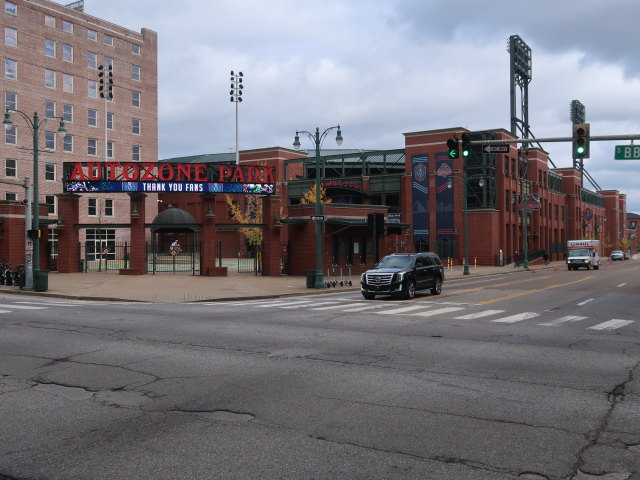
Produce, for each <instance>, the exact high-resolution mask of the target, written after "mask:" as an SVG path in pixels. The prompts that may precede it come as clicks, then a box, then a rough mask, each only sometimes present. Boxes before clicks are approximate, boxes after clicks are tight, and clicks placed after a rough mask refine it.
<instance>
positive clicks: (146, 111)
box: [0, 0, 158, 263]
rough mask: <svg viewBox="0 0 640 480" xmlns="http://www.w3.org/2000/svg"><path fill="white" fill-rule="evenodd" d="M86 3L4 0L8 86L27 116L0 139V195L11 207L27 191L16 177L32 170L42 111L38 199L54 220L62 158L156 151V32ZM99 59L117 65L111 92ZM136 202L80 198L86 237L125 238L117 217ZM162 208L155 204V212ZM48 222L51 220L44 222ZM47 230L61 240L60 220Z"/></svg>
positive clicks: (142, 157)
mask: <svg viewBox="0 0 640 480" xmlns="http://www.w3.org/2000/svg"><path fill="white" fill-rule="evenodd" d="M82 5H83V2H75V3H74V4H72V5H70V6H69V7H65V6H62V5H60V4H57V3H54V2H51V1H48V0H6V1H5V0H3V7H4V8H3V12H2V17H1V18H2V28H3V30H4V38H5V40H4V42H3V43H2V45H1V46H0V49H1V54H2V59H3V63H4V74H3V76H2V82H1V88H0V90H1V91H2V97H3V99H4V104H5V106H6V107H7V108H9V109H15V110H19V111H21V112H23V113H24V114H26V116H27V118H28V120H27V119H25V118H23V117H22V116H21V115H20V114H18V113H17V112H13V113H11V121H12V122H13V127H11V128H9V129H7V130H5V132H4V138H3V139H2V141H0V202H2V203H4V204H5V207H4V208H7V206H10V205H14V206H16V205H17V206H21V205H22V204H21V203H20V202H21V201H22V199H23V198H24V191H23V189H22V187H21V186H20V185H17V184H15V183H13V184H12V183H10V182H12V181H13V182H16V183H19V182H21V181H23V179H24V178H25V177H30V178H32V179H33V156H32V152H31V151H30V150H31V149H32V147H33V136H32V129H31V128H30V126H29V121H31V122H33V120H34V117H33V114H34V112H36V113H37V115H38V118H39V122H40V132H39V138H38V144H39V150H40V153H39V157H40V159H39V160H40V161H39V172H38V177H39V197H40V198H39V201H40V203H41V204H42V205H46V209H45V211H44V213H45V216H46V213H47V212H48V217H49V221H50V222H55V221H57V220H58V219H59V216H58V213H59V212H58V197H57V195H58V194H60V193H61V192H62V187H61V176H62V175H61V174H62V162H71V161H87V160H94V161H102V160H109V161H121V162H125V161H136V162H137V161H153V162H155V161H157V157H158V100H157V90H158V89H157V38H156V33H155V32H153V31H151V30H148V29H144V28H143V29H142V30H141V31H140V32H135V31H131V30H128V29H126V28H123V27H120V26H118V25H114V24H112V23H109V22H107V21H105V20H101V19H99V18H95V17H92V16H91V15H88V14H86V13H84V12H83V11H82V10H83V6H82ZM100 66H103V67H105V66H106V67H107V72H108V67H109V66H111V67H112V75H113V76H112V78H113V88H112V94H113V98H112V99H105V98H102V97H101V92H100V86H101V85H100V78H99V72H100V70H99V67H100ZM103 78H104V77H103ZM106 78H107V79H108V76H107V77H106ZM54 117H62V118H63V119H64V123H65V126H66V130H67V134H66V135H65V136H64V137H60V136H58V135H56V130H57V129H58V126H59V120H58V119H57V118H54ZM42 122H44V123H42ZM22 148H27V149H29V150H24V149H22ZM16 202H17V203H16ZM128 207H129V204H128V197H127V196H126V195H122V194H120V195H99V196H94V197H83V198H82V199H81V202H80V206H79V221H80V222H81V223H82V224H84V225H85V228H83V229H82V231H81V232H80V233H81V238H82V239H83V240H84V239H88V240H90V242H89V244H88V245H89V248H92V249H96V250H97V249H99V248H100V243H101V242H99V241H98V236H100V237H101V238H104V239H110V240H112V241H113V240H123V239H125V238H126V235H128V230H126V229H116V228H111V227H110V226H109V224H114V225H115V224H122V223H128V221H129V209H128ZM0 208H3V207H1V206H0ZM14 209H15V208H14ZM19 210H20V209H19V208H18V209H17V211H19ZM22 211H24V207H22ZM155 213H156V212H154V209H153V208H152V207H150V208H149V209H148V219H149V220H150V219H153V217H154V216H155ZM45 228H47V225H46V221H45V224H44V226H43V232H44V229H45ZM47 231H48V235H47V237H48V240H49V243H50V244H51V245H52V246H53V247H54V249H55V246H56V244H57V240H58V239H57V234H56V229H55V228H47ZM98 232H99V235H98ZM5 233H6V232H5ZM14 263H15V262H14Z"/></svg>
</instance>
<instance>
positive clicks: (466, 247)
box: [447, 170, 484, 275]
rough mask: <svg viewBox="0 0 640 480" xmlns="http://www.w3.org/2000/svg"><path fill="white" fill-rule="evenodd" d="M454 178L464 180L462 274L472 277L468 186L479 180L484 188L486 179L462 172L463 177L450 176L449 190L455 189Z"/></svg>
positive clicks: (479, 183)
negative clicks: (471, 182)
mask: <svg viewBox="0 0 640 480" xmlns="http://www.w3.org/2000/svg"><path fill="white" fill-rule="evenodd" d="M452 178H458V179H460V180H462V189H463V191H462V198H463V210H462V213H463V219H464V225H463V228H464V237H463V238H464V268H463V270H462V274H463V275H470V274H471V271H470V270H469V229H468V221H467V211H468V206H467V185H468V183H469V180H474V179H476V178H477V179H478V186H479V187H480V188H482V187H484V177H482V175H471V176H470V177H467V172H466V171H464V170H463V171H462V177H456V176H455V175H450V176H449V178H448V180H447V188H452V187H453V181H452V180H451V179H452Z"/></svg>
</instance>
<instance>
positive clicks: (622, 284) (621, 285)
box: [618, 283, 626, 288]
mask: <svg viewBox="0 0 640 480" xmlns="http://www.w3.org/2000/svg"><path fill="white" fill-rule="evenodd" d="M625 285H626V283H621V284H620V285H618V288H620V287H624V286H625Z"/></svg>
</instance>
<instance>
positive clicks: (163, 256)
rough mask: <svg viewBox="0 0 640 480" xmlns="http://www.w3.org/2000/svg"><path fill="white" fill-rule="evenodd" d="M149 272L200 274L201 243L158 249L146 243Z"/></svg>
mask: <svg viewBox="0 0 640 480" xmlns="http://www.w3.org/2000/svg"><path fill="white" fill-rule="evenodd" d="M146 252H147V273H149V274H153V275H155V274H163V273H171V274H175V275H200V243H189V244H186V245H183V246H180V247H178V248H177V249H176V248H170V249H169V250H163V251H158V249H157V248H155V249H154V248H153V245H150V244H149V243H147V244H146Z"/></svg>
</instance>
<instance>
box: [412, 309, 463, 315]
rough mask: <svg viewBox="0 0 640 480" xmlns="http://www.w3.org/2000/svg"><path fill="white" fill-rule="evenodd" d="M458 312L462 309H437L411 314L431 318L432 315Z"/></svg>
mask: <svg viewBox="0 0 640 480" xmlns="http://www.w3.org/2000/svg"><path fill="white" fill-rule="evenodd" d="M458 310H464V307H445V308H437V309H436V310H427V311H426V312H420V313H412V315H419V316H420V317H431V316H433V315H442V314H445V313H449V312H457V311H458Z"/></svg>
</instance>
